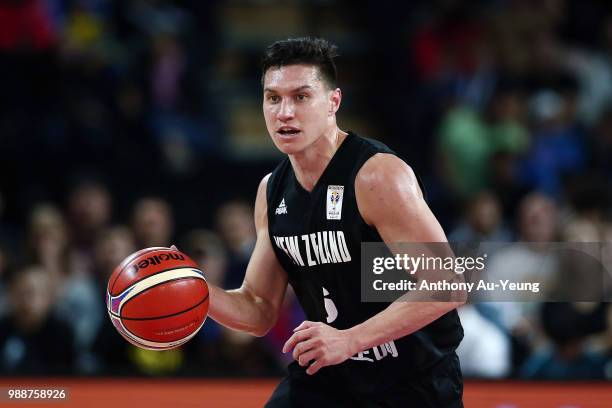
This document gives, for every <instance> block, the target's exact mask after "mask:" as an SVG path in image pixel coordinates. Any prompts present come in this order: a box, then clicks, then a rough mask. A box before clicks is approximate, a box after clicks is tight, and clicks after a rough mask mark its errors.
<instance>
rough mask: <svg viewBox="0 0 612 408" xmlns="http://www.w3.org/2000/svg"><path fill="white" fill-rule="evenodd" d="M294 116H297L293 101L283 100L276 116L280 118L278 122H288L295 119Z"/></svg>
mask: <svg viewBox="0 0 612 408" xmlns="http://www.w3.org/2000/svg"><path fill="white" fill-rule="evenodd" d="M294 116H295V106H294V105H293V103H291V101H288V100H286V99H285V100H283V101H282V102H281V103H280V107H279V109H278V112H277V114H276V117H277V118H278V120H280V121H282V122H287V121H288V120H291V119H293V117H294Z"/></svg>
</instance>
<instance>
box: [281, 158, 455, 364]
mask: <svg viewBox="0 0 612 408" xmlns="http://www.w3.org/2000/svg"><path fill="white" fill-rule="evenodd" d="M355 195H356V198H357V205H358V207H359V212H360V213H361V216H362V218H363V219H364V220H365V221H366V223H368V224H369V225H370V226H372V227H374V228H376V230H377V231H378V233H379V234H380V236H381V237H382V239H383V241H384V242H385V243H386V244H387V245H391V244H394V243H401V242H418V243H427V242H447V239H446V236H445V234H444V231H443V230H442V227H441V226H440V223H439V222H438V220H437V219H436V218H435V216H434V215H433V213H432V212H431V210H430V209H429V207H428V206H427V203H426V202H425V200H424V199H423V194H422V192H421V190H420V188H419V184H418V182H417V179H416V176H415V175H414V172H413V171H412V169H411V168H410V167H409V166H408V165H407V164H406V163H404V162H403V161H402V160H401V159H399V158H397V157H396V156H393V155H389V154H382V153H378V154H376V155H374V156H373V157H372V158H370V159H369V160H368V161H367V162H366V163H365V164H364V165H363V167H362V168H361V169H360V171H359V173H358V174H357V178H356V180H355ZM460 297H461V296H460ZM462 304H463V301H447V302H402V301H397V302H394V303H392V304H390V305H389V306H388V307H387V308H386V309H385V310H383V311H381V312H380V313H378V314H376V315H375V316H373V317H371V318H370V319H368V320H366V321H365V322H363V323H361V324H358V325H356V326H354V327H352V328H350V329H348V330H337V329H335V328H333V327H331V326H328V325H326V324H324V323H321V322H309V321H305V322H303V323H302V324H301V325H300V326H298V327H297V328H296V329H295V330H294V331H295V333H294V334H293V336H292V337H291V338H290V339H289V340H288V341H287V343H286V344H285V346H284V347H283V352H287V351H289V350H291V349H293V356H294V358H295V359H296V360H298V362H299V364H300V365H302V366H306V365H308V364H309V363H310V362H311V361H312V360H314V362H313V363H312V364H311V365H310V366H309V367H308V369H307V373H309V374H314V373H315V372H317V371H318V370H319V369H320V368H322V367H325V366H328V365H333V364H339V363H341V362H343V361H345V360H347V359H348V358H350V357H352V356H353V355H355V354H356V353H358V352H360V351H362V350H366V349H368V348H371V347H374V346H378V345H380V344H383V343H386V342H389V341H391V340H395V339H398V338H400V337H403V336H406V335H409V334H411V333H413V332H415V331H417V330H419V329H421V328H422V327H424V326H426V325H427V324H429V323H431V322H433V321H434V320H436V319H438V318H439V317H441V316H442V315H444V314H445V313H448V312H450V311H451V310H453V309H455V308H457V307H458V306H460V305H462Z"/></svg>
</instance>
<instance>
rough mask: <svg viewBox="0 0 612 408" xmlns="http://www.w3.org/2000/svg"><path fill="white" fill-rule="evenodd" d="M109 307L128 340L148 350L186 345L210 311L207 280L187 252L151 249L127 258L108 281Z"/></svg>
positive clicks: (158, 248)
mask: <svg viewBox="0 0 612 408" xmlns="http://www.w3.org/2000/svg"><path fill="white" fill-rule="evenodd" d="M106 308H107V310H108V315H109V316H110V319H111V321H112V322H113V325H114V326H115V327H116V328H117V330H118V331H119V333H121V335H122V336H123V337H124V338H125V339H126V340H127V341H129V342H130V343H132V344H134V345H136V346H138V347H141V348H145V349H149V350H167V349H171V348H174V347H178V346H180V345H181V344H184V343H185V342H187V341H188V340H189V339H191V338H192V337H193V336H195V335H196V333H197V332H198V330H200V328H201V327H202V325H203V324H204V321H205V320H206V316H207V314H208V284H207V283H206V280H205V279H204V274H203V273H202V271H200V270H199V269H198V266H197V265H196V263H195V262H193V261H192V260H191V259H190V258H189V257H188V256H187V255H185V254H183V253H182V252H180V251H178V250H176V249H175V248H174V247H173V248H164V247H153V248H146V249H142V250H140V251H138V252H135V253H133V254H132V255H130V256H128V257H127V258H125V259H124V260H123V262H121V264H119V266H117V267H116V268H115V270H114V271H113V274H112V275H111V277H110V279H109V281H108V287H107V290H106Z"/></svg>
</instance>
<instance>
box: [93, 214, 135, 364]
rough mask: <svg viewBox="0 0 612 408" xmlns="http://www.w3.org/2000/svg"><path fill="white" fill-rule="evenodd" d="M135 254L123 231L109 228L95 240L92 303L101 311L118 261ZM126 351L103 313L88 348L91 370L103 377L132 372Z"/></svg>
mask: <svg viewBox="0 0 612 408" xmlns="http://www.w3.org/2000/svg"><path fill="white" fill-rule="evenodd" d="M135 250H136V246H135V243H134V237H133V235H132V232H131V231H130V229H128V228H127V227H124V226H115V227H111V228H108V229H106V230H104V231H103V232H102V233H101V234H100V235H99V236H98V239H97V240H96V244H95V250H94V271H95V277H96V282H97V288H98V289H97V294H96V296H95V299H96V300H97V301H98V304H99V305H100V307H103V308H104V310H106V288H107V285H108V279H109V278H110V276H111V274H112V273H113V271H114V269H115V268H116V267H117V266H118V265H119V264H120V263H121V261H123V259H125V258H126V257H127V256H128V255H130V254H131V253H133V252H134V251H135ZM130 347H131V345H130V344H129V343H128V342H127V341H126V340H125V339H123V337H121V335H120V334H119V333H118V332H117V329H115V327H114V326H113V324H112V323H111V321H110V319H109V318H108V316H107V314H106V313H104V316H103V318H102V321H101V324H100V326H99V328H98V331H97V333H96V336H95V339H94V341H93V344H92V346H91V348H90V350H91V354H90V356H91V358H92V360H93V361H92V363H91V366H92V367H91V370H92V371H94V372H97V373H103V374H116V373H122V372H123V373H130V372H133V371H134V369H133V368H132V366H131V363H130V360H129V350H130Z"/></svg>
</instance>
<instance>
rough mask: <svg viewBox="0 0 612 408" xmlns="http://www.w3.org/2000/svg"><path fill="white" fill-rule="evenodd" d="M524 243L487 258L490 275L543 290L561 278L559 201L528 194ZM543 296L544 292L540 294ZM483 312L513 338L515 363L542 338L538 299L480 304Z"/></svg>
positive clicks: (522, 212) (521, 221) (522, 211)
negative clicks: (557, 245)
mask: <svg viewBox="0 0 612 408" xmlns="http://www.w3.org/2000/svg"><path fill="white" fill-rule="evenodd" d="M518 228H519V236H518V238H519V240H520V241H521V242H522V243H521V244H509V245H508V246H507V247H505V248H502V249H500V250H498V251H497V252H495V254H493V255H492V256H491V257H490V259H489V261H488V262H487V269H486V273H487V279H488V280H489V281H498V280H500V279H511V280H512V281H513V282H541V286H542V288H543V290H546V289H547V288H551V287H552V282H553V281H554V279H556V278H557V274H558V270H559V260H558V259H557V258H556V256H555V253H554V252H551V247H550V245H549V243H550V242H552V241H555V239H556V237H557V214H556V205H555V203H554V202H553V201H552V200H550V199H549V198H547V197H545V196H543V195H542V194H539V193H533V194H530V195H528V196H527V197H525V199H523V201H522V202H521V205H520V208H519V214H518ZM539 296H540V297H539V298H540V299H542V297H541V296H544V295H543V294H541V293H540V294H539ZM478 309H479V311H480V312H481V313H483V315H484V316H485V317H487V318H489V319H491V321H493V322H494V323H495V324H497V325H498V326H499V327H500V328H501V329H502V330H503V331H504V332H505V333H506V334H507V335H509V336H510V338H511V340H512V362H513V367H514V368H515V369H516V368H518V367H519V366H520V365H521V364H522V363H523V361H524V360H525V358H527V356H528V355H529V353H530V348H531V347H532V346H533V345H535V344H537V343H538V342H539V341H540V340H541V339H540V337H541V335H540V334H539V332H538V328H537V322H538V309H539V304H538V303H534V302H486V303H481V304H478Z"/></svg>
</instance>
